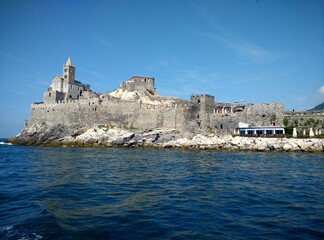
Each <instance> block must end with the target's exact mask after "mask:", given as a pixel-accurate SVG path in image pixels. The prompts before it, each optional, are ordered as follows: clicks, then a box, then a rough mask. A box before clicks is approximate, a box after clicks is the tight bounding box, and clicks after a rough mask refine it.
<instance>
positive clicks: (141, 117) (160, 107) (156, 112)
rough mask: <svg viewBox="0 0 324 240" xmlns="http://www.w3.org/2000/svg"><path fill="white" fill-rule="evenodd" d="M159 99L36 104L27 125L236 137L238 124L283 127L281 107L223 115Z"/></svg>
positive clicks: (252, 108) (260, 107)
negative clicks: (77, 126) (208, 133)
mask: <svg viewBox="0 0 324 240" xmlns="http://www.w3.org/2000/svg"><path fill="white" fill-rule="evenodd" d="M157 99H159V100H160V104H151V103H144V102H142V101H141V100H136V101H133V100H130V101H126V100H120V99H115V98H105V99H100V98H99V97H97V98H90V99H80V100H70V101H62V102H60V103H50V104H43V103H41V104H33V105H32V106H31V116H30V120H29V122H28V124H37V123H42V122H45V123H47V124H49V125H56V124H64V125H79V126H85V127H93V126H94V125H98V124H107V125H114V126H118V127H124V128H134V129H141V130H145V129H155V128H161V129H176V130H178V131H181V132H184V133H185V132H187V133H189V132H190V133H206V132H216V133H233V130H235V129H236V128H237V127H238V123H239V122H246V123H249V124H251V125H260V126H274V125H275V126H281V124H280V122H282V108H283V107H282V105H281V104H275V103H273V104H254V105H247V106H246V108H245V109H244V111H242V112H236V113H227V114H222V115H221V114H217V113H215V111H214V110H213V108H212V107H211V106H207V110H208V108H210V109H209V110H208V111H206V105H205V103H204V101H201V102H200V103H197V102H196V101H197V99H194V100H193V101H186V100H182V99H178V100H174V99H172V101H169V102H168V101H167V98H162V97H158V98H157ZM162 99H164V100H165V102H164V103H162V102H161V100H162ZM207 105H208V104H207ZM209 105H210V104H209ZM274 116H276V117H275V118H274Z"/></svg>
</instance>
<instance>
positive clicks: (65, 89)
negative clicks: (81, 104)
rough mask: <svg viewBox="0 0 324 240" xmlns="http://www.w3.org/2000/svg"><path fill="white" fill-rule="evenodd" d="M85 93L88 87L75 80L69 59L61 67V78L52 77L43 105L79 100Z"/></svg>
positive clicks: (73, 67)
mask: <svg viewBox="0 0 324 240" xmlns="http://www.w3.org/2000/svg"><path fill="white" fill-rule="evenodd" d="M86 91H90V85H88V84H82V83H81V82H79V81H77V80H75V66H74V65H73V64H72V62H71V59H70V57H69V58H68V60H67V61H66V63H65V64H64V65H63V77H61V76H54V78H53V79H52V84H51V86H50V87H49V88H48V89H47V91H46V92H45V93H44V103H45V104H46V103H55V102H60V101H63V100H75V99H79V98H80V97H82V95H83V94H84V92H86Z"/></svg>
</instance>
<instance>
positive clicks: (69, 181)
mask: <svg viewBox="0 0 324 240" xmlns="http://www.w3.org/2000/svg"><path fill="white" fill-rule="evenodd" d="M0 239H22V240H28V239H324V155H323V154H312V153H256V152H230V151H191V150H178V149H131V148H60V147H27V146H14V145H11V146H10V145H5V144H0Z"/></svg>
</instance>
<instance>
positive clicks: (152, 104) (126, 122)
mask: <svg viewBox="0 0 324 240" xmlns="http://www.w3.org/2000/svg"><path fill="white" fill-rule="evenodd" d="M154 81H155V79H154V78H152V77H145V76H133V77H131V78H129V79H128V80H127V81H125V82H122V83H121V84H120V86H119V87H118V88H117V89H115V90H114V91H111V92H107V93H104V94H99V93H96V92H94V91H92V90H91V89H90V85H88V84H83V83H81V82H80V81H77V80H76V79H75V66H74V65H73V64H72V61H71V59H70V58H68V60H67V61H66V63H65V64H64V65H63V75H62V76H55V77H54V78H53V79H52V82H51V85H50V87H49V88H48V89H47V91H45V92H44V102H41V103H34V104H32V105H31V114H30V119H29V121H28V123H27V124H28V125H32V124H39V123H46V124H48V125H58V124H63V125H67V126H79V127H80V126H82V127H93V126H94V125H99V124H106V125H110V126H116V127H121V128H131V129H139V130H150V129H175V130H177V131H179V132H182V133H195V134H196V133H216V134H226V133H227V134H228V133H230V134H233V133H236V134H241V135H246V134H248V135H274V134H276V135H278V134H284V128H283V127H282V122H283V105H282V104H279V103H261V104H243V103H242V102H241V103H240V102H239V103H235V104H230V103H222V102H215V98H214V96H211V95H208V94H194V95H192V96H191V98H190V100H185V99H181V98H176V97H165V96H159V95H158V93H157V91H156V89H155V85H154Z"/></svg>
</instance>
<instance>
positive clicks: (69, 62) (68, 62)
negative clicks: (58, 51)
mask: <svg viewBox="0 0 324 240" xmlns="http://www.w3.org/2000/svg"><path fill="white" fill-rule="evenodd" d="M65 66H71V67H74V66H73V64H72V62H71V58H70V57H69V58H68V60H67V61H66V63H65Z"/></svg>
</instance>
